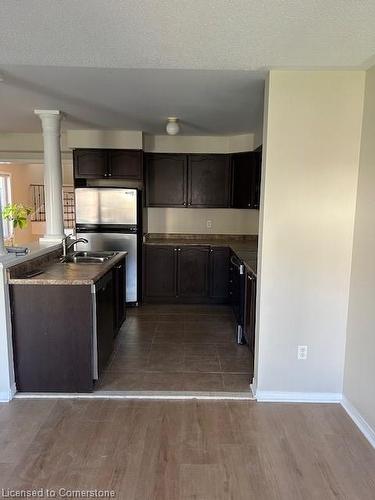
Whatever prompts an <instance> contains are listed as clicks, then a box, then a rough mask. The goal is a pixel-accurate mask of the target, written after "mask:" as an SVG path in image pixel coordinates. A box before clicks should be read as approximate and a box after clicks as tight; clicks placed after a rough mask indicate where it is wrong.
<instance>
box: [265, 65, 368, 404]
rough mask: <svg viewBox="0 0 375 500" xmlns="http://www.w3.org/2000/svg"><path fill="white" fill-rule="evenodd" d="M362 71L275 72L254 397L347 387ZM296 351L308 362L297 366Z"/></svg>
mask: <svg viewBox="0 0 375 500" xmlns="http://www.w3.org/2000/svg"><path fill="white" fill-rule="evenodd" d="M364 79H365V73H364V72H362V71H314V72H312V71H310V72H309V71H271V73H270V76H269V88H268V89H267V92H268V98H267V99H268V102H267V107H268V110H267V115H266V116H265V120H266V123H265V130H266V132H265V137H264V141H263V146H264V148H265V149H264V158H263V180H262V183H263V186H262V191H263V193H262V200H263V204H264V206H263V209H262V212H261V216H262V221H261V224H260V226H261V234H260V248H261V253H260V255H259V258H260V270H261V271H260V290H259V296H258V300H259V314H258V329H259V340H258V373H257V380H256V383H257V387H258V392H257V395H258V396H259V397H260V398H263V399H266V398H270V399H273V398H275V399H277V397H278V396H277V395H278V394H279V395H280V394H283V396H282V398H285V397H286V396H285V393H288V394H290V393H291V394H292V395H291V399H293V395H295V397H296V398H297V399H298V398H299V397H300V396H301V395H300V393H309V394H312V399H338V398H339V397H340V393H341V392H342V387H343V369H344V352H345V337H346V318H347V308H348V298H349V280H350V267H351V254H352V242H353V225H354V213H355V200H356V186H357V175H358V164H359V150H360V135H361V124H362V110H363V96H364ZM297 345H307V346H308V359H307V360H306V361H299V360H297Z"/></svg>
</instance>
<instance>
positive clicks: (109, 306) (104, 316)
mask: <svg viewBox="0 0 375 500" xmlns="http://www.w3.org/2000/svg"><path fill="white" fill-rule="evenodd" d="M113 276H114V275H113V273H107V274H106V275H105V276H103V278H101V279H100V281H99V282H98V283H97V284H96V287H95V294H96V337H97V345H98V372H99V376H100V375H101V373H102V372H103V370H104V368H105V366H106V365H107V363H108V360H109V358H110V356H111V354H112V351H113V336H114V335H113V334H114V331H115V310H116V308H115V307H114V298H115V292H114V279H113Z"/></svg>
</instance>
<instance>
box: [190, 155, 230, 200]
mask: <svg viewBox="0 0 375 500" xmlns="http://www.w3.org/2000/svg"><path fill="white" fill-rule="evenodd" d="M188 180H189V181H188V182H189V196H188V198H189V206H191V207H207V208H215V207H217V208H220V207H223V208H225V207H229V202H230V199H229V198H230V157H229V155H196V154H194V155H189V171H188Z"/></svg>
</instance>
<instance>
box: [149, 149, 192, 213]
mask: <svg viewBox="0 0 375 500" xmlns="http://www.w3.org/2000/svg"><path fill="white" fill-rule="evenodd" d="M145 162H146V205H147V206H149V207H185V206H186V188H187V186H186V184H187V181H186V179H187V157H186V155H173V154H146V155H145Z"/></svg>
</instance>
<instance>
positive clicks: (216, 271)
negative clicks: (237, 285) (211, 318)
mask: <svg viewBox="0 0 375 500" xmlns="http://www.w3.org/2000/svg"><path fill="white" fill-rule="evenodd" d="M229 259H230V250H229V248H228V247H212V248H211V249H210V296H211V298H213V299H215V300H216V301H220V302H221V301H223V302H227V300H228V297H229Z"/></svg>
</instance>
